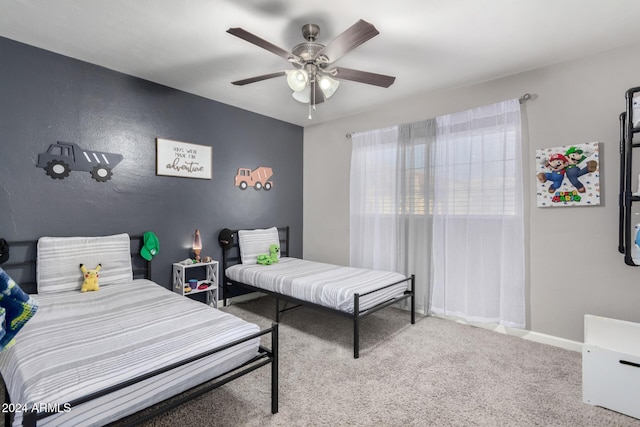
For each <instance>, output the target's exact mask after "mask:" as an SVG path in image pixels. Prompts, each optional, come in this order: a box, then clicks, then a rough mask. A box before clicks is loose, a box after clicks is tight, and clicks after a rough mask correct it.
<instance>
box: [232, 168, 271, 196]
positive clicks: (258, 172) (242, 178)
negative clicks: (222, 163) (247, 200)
mask: <svg viewBox="0 0 640 427" xmlns="http://www.w3.org/2000/svg"><path fill="white" fill-rule="evenodd" d="M271 176H273V170H272V169H271V168H268V167H264V166H260V167H259V168H255V169H254V170H251V169H249V168H238V173H237V174H236V182H235V185H236V186H237V187H239V188H240V189H241V190H246V189H247V187H253V188H255V189H256V190H261V189H263V188H264V190H265V191H269V190H271V187H273V182H271V181H269V179H270V178H271Z"/></svg>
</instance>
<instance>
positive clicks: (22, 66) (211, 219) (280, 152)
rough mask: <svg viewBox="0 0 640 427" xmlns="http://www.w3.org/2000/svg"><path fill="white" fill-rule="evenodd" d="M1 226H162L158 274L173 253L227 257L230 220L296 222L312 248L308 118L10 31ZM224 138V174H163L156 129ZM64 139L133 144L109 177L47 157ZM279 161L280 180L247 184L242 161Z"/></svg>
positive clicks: (3, 66)
mask: <svg viewBox="0 0 640 427" xmlns="http://www.w3.org/2000/svg"><path fill="white" fill-rule="evenodd" d="M0 57H1V58H2V60H1V61H0V131H1V133H0V206H1V207H2V210H1V212H0V237H4V238H6V239H7V240H27V239H37V238H39V237H41V236H45V235H47V236H94V235H106V234H114V233H121V232H128V233H133V234H142V233H143V232H144V231H149V230H150V231H154V232H155V233H156V234H157V235H158V237H159V239H160V247H161V248H160V254H159V255H157V256H156V257H155V258H154V259H153V279H154V280H155V281H157V282H158V283H161V284H163V285H165V286H167V287H169V286H170V280H171V264H172V263H173V262H175V261H180V260H183V259H185V258H187V257H188V256H190V251H189V248H190V246H191V241H192V240H191V239H192V235H193V233H194V231H195V229H196V228H198V229H199V230H200V232H201V235H202V240H203V250H202V255H203V256H205V255H210V256H211V257H213V258H214V259H218V260H220V259H221V252H220V248H219V247H218V245H217V233H218V231H219V230H220V229H221V228H224V227H230V228H254V227H268V226H272V225H289V226H290V227H291V238H292V246H291V253H292V255H294V256H301V255H302V161H303V158H302V140H303V130H302V128H301V127H299V126H296V125H293V124H289V123H285V122H282V121H278V120H274V119H271V118H268V117H265V116H261V115H258V114H254V113H251V112H248V111H245V110H241V109H238V108H235V107H231V106H228V105H225V104H222V103H219V102H216V101H212V100H209V99H205V98H202V97H198V96H195V95H191V94H187V93H185V92H181V91H179V90H175V89H172V88H168V87H166V86H162V85H158V84H155V83H151V82H149V81H146V80H142V79H138V78H135V77H132V76H128V75H125V74H122V73H118V72H115V71H112V70H109V69H105V68H102V67H98V66H95V65H92V64H88V63H85V62H82V61H78V60H74V59H71V58H68V57H65V56H62V55H58V54H55V53H51V52H48V51H45V50H41V49H38V48H34V47H31V46H28V45H25V44H22V43H18V42H15V41H12V40H9V39H6V38H1V37H0ZM157 137H160V138H166V139H172V140H177V141H184V142H188V143H192V144H200V145H207V146H211V147H212V153H213V163H212V179H211V180H204V179H189V178H178V177H167V176H156V174H155V172H156V165H155V161H156V160H155V159H156V138H157ZM57 141H66V142H73V143H76V144H78V145H80V146H81V147H82V148H84V149H87V150H95V151H103V152H111V153H119V154H122V156H123V160H122V161H121V162H120V164H118V165H117V166H116V167H115V168H114V169H113V176H112V178H111V179H110V180H109V181H107V182H97V181H95V180H93V179H92V178H91V175H90V173H88V172H81V171H72V172H71V173H70V175H69V176H68V177H66V178H64V179H61V180H60V179H55V180H54V179H52V178H50V177H49V176H47V175H46V173H45V171H44V169H42V168H38V167H36V163H37V159H38V154H39V153H43V152H45V151H46V150H47V148H48V147H49V145H50V144H54V143H56V142H57ZM259 166H267V167H271V168H272V169H273V178H272V181H273V188H272V189H271V190H270V191H268V192H267V191H264V190H260V191H256V190H254V189H253V188H248V189H246V190H244V191H243V190H240V189H238V187H236V186H235V185H234V176H235V175H236V172H237V169H238V168H239V167H247V168H256V167H259Z"/></svg>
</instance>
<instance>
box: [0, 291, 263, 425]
mask: <svg viewBox="0 0 640 427" xmlns="http://www.w3.org/2000/svg"><path fill="white" fill-rule="evenodd" d="M37 300H38V303H39V305H40V307H39V309H38V312H37V313H36V315H35V316H34V317H33V318H32V319H31V320H30V321H29V322H28V323H27V324H26V325H25V327H24V328H23V329H22V330H21V331H20V333H19V334H18V336H17V337H16V338H17V343H16V344H15V345H14V346H13V347H11V348H9V349H8V350H5V351H3V352H2V353H0V371H1V372H2V376H3V378H4V379H5V382H6V386H7V389H8V391H9V394H10V396H11V401H12V403H14V404H18V405H24V406H26V407H27V408H28V409H31V408H32V407H33V405H36V406H38V407H42V406H43V405H49V408H52V407H53V408H56V407H58V408H59V410H60V412H58V413H56V414H55V415H52V416H50V417H47V418H45V419H44V420H42V421H40V422H39V423H38V425H82V426H98V425H104V424H105V423H108V422H111V421H114V420H117V419H119V418H121V417H123V416H126V415H129V414H132V413H135V412H137V411H139V410H140V409H143V408H145V407H148V406H150V405H152V404H154V403H157V402H160V401H162V400H164V399H166V398H168V397H171V396H173V395H176V394H179V393H181V392H182V391H184V390H187V389H189V388H191V387H193V386H194V385H197V384H200V383H202V382H205V381H206V380H208V379H212V378H215V377H217V376H219V375H221V374H223V373H225V372H227V371H228V370H230V369H233V368H234V367H237V366H239V365H241V364H243V363H245V362H247V361H248V360H250V359H251V358H253V357H254V356H255V355H256V354H257V353H258V346H259V338H256V339H252V340H250V341H248V342H246V343H242V344H240V345H237V346H234V347H232V348H230V349H227V350H225V351H222V352H219V353H216V354H214V355H211V356H208V357H207V358H205V359H202V360H199V361H196V362H192V363H190V364H187V365H184V366H181V367H179V368H176V369H174V370H172V371H169V372H167V373H165V374H162V375H160V376H157V377H153V378H150V379H148V380H145V381H142V382H140V383H137V384H134V385H132V386H129V387H127V388H126V389H124V390H121V391H119V392H115V393H112V394H110V395H107V396H104V397H101V398H99V399H96V400H93V401H90V402H86V403H83V404H81V405H79V406H77V407H74V408H72V409H70V410H67V408H66V407H65V405H64V403H66V402H69V401H71V400H73V399H76V398H79V397H82V396H85V395H87V394H89V393H91V392H95V391H98V390H100V389H103V388H105V387H108V386H111V385H114V384H117V383H120V382H122V381H124V380H127V379H130V378H133V377H135V376H137V375H140V374H143V373H145V372H150V371H153V370H155V369H159V368H161V367H163V366H166V365H169V364H171V363H175V362H178V361H179V360H182V359H185V358H188V357H190V356H195V355H197V354H199V353H202V352H205V351H207V350H210V349H213V348H216V347H219V346H221V345H223V344H226V343H228V342H231V341H234V340H236V339H239V338H242V337H245V336H248V335H251V334H253V333H256V332H259V328H258V326H257V325H254V324H251V323H248V322H245V321H243V320H241V319H239V318H237V317H235V316H232V315H230V314H227V313H223V312H221V311H219V310H216V309H213V308H211V307H209V306H207V305H205V304H202V303H200V302H197V301H193V300H190V299H189V298H185V297H183V296H180V295H178V294H175V293H173V292H171V291H170V290H167V289H166V288H164V287H162V286H159V285H157V284H155V283H154V282H151V281H148V280H133V281H131V282H129V283H122V284H112V285H109V286H104V287H101V288H100V290H99V291H98V292H88V293H80V292H78V291H68V292H58V293H52V294H45V295H38V296H37ZM21 420H22V414H21V413H18V414H16V419H15V420H14V425H20V424H21Z"/></svg>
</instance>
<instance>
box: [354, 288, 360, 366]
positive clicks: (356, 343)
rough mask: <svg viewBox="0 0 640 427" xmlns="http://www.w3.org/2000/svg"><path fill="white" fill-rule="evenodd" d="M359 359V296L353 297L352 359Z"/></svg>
mask: <svg viewBox="0 0 640 427" xmlns="http://www.w3.org/2000/svg"><path fill="white" fill-rule="evenodd" d="M359 357H360V294H354V295H353V358H354V359H357V358H359Z"/></svg>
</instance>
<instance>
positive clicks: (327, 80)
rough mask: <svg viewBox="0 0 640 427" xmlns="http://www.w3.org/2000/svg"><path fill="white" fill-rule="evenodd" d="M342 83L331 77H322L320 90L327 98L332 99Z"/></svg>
mask: <svg viewBox="0 0 640 427" xmlns="http://www.w3.org/2000/svg"><path fill="white" fill-rule="evenodd" d="M338 86H340V82H339V81H338V80H336V79H332V78H331V77H329V76H322V77H320V89H322V93H324V96H325V98H331V96H332V95H333V94H334V93H335V92H336V90H338Z"/></svg>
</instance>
